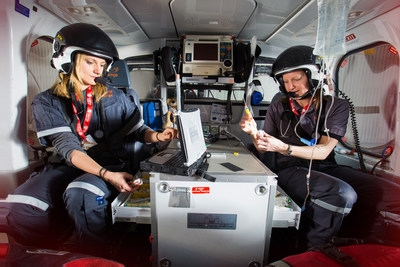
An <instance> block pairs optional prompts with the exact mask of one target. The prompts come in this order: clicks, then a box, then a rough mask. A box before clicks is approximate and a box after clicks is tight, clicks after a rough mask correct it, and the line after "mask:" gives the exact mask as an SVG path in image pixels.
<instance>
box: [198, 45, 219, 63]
mask: <svg viewBox="0 0 400 267" xmlns="http://www.w3.org/2000/svg"><path fill="white" fill-rule="evenodd" d="M193 48H194V53H193V54H194V55H193V57H194V60H210V61H211V60H213V61H218V44H210V43H208V44H203V43H202V44H199V43H195V44H194V45H193Z"/></svg>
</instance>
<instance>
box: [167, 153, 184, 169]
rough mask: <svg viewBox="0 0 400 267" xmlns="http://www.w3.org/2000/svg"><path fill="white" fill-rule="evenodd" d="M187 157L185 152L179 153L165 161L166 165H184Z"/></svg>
mask: <svg viewBox="0 0 400 267" xmlns="http://www.w3.org/2000/svg"><path fill="white" fill-rule="evenodd" d="M184 163H185V158H184V156H183V153H177V154H176V155H175V156H173V157H172V158H170V159H169V160H167V161H166V162H165V165H169V166H174V167H181V166H184Z"/></svg>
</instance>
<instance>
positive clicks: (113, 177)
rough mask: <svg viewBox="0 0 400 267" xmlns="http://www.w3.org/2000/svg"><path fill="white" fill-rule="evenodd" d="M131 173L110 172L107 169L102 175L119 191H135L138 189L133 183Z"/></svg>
mask: <svg viewBox="0 0 400 267" xmlns="http://www.w3.org/2000/svg"><path fill="white" fill-rule="evenodd" d="M133 178H134V177H133V175H131V174H129V173H127V172H112V171H107V172H106V173H104V175H103V179H104V180H105V181H106V182H109V183H111V184H112V185H113V186H114V187H115V188H116V189H117V190H118V191H119V192H135V191H136V190H138V189H139V187H140V184H139V185H134V184H133V183H132V181H133Z"/></svg>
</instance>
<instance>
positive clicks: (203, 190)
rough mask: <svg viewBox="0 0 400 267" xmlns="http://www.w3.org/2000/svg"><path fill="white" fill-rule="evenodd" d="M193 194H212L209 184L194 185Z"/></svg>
mask: <svg viewBox="0 0 400 267" xmlns="http://www.w3.org/2000/svg"><path fill="white" fill-rule="evenodd" d="M192 194H210V187H208V186H201V187H192Z"/></svg>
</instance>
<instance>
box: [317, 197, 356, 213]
mask: <svg viewBox="0 0 400 267" xmlns="http://www.w3.org/2000/svg"><path fill="white" fill-rule="evenodd" d="M311 201H312V202H314V203H315V204H317V205H318V206H320V207H322V208H324V209H327V210H330V211H333V212H337V213H341V214H349V213H350V211H351V208H342V207H337V206H334V205H332V204H329V203H326V202H324V201H322V200H320V199H313V198H312V199H311Z"/></svg>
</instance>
